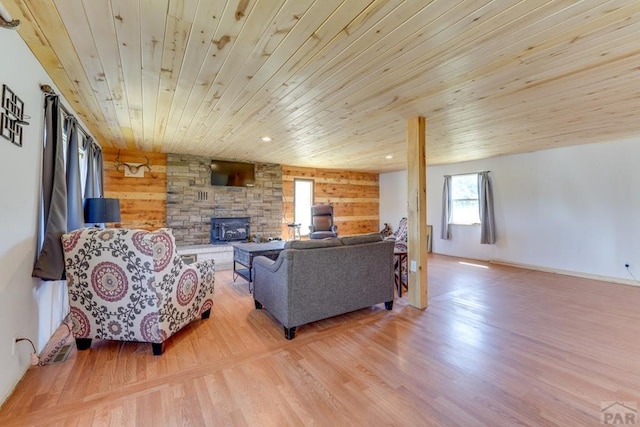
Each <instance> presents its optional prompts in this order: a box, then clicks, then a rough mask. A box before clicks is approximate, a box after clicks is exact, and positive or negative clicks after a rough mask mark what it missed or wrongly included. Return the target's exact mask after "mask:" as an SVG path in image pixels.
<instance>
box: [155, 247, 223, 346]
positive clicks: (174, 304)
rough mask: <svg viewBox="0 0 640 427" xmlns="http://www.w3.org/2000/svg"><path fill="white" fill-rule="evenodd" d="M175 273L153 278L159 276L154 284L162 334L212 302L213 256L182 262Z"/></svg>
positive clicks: (192, 316)
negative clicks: (156, 284) (206, 258)
mask: <svg viewBox="0 0 640 427" xmlns="http://www.w3.org/2000/svg"><path fill="white" fill-rule="evenodd" d="M174 271H175V270H174ZM176 273H177V274H175V276H173V277H167V276H165V277H164V278H160V277H158V278H157V279H156V280H160V283H159V284H160V286H158V287H157V288H156V291H157V292H158V298H159V301H160V303H159V304H160V307H159V314H160V318H159V321H158V328H159V331H160V334H161V335H162V336H163V337H166V338H168V337H170V336H171V335H173V334H174V333H175V332H177V331H178V330H180V329H181V328H182V327H183V326H184V325H186V324H187V323H189V322H191V321H193V320H195V319H197V318H199V317H201V316H202V315H203V313H205V312H206V311H207V310H209V309H211V307H212V306H213V295H214V285H215V262H214V260H212V259H211V260H202V261H198V262H196V263H193V264H183V265H182V268H181V269H180V270H178V271H176ZM166 338H165V339H166Z"/></svg>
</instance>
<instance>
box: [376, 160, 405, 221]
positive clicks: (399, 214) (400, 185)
mask: <svg viewBox="0 0 640 427" xmlns="http://www.w3.org/2000/svg"><path fill="white" fill-rule="evenodd" d="M379 214H380V230H382V228H383V227H384V223H385V222H386V223H388V224H389V225H391V228H392V229H393V231H396V230H397V229H398V224H399V223H400V220H401V219H402V218H403V217H405V216H407V171H400V172H390V173H383V174H380V209H379Z"/></svg>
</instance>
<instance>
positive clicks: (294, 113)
mask: <svg viewBox="0 0 640 427" xmlns="http://www.w3.org/2000/svg"><path fill="white" fill-rule="evenodd" d="M3 4H4V6H5V7H6V8H7V9H8V10H9V12H10V13H11V14H12V15H13V17H14V18H17V19H20V20H22V26H21V28H20V29H19V32H20V34H21V36H22V37H23V39H24V40H25V41H26V42H27V43H28V45H29V46H30V48H31V49H32V51H33V52H34V54H35V55H36V57H37V58H38V59H39V60H40V62H41V63H42V64H43V66H44V67H45V68H46V69H47V71H48V72H49V73H50V75H51V77H52V79H53V81H54V83H55V85H56V86H57V87H58V89H59V91H60V92H61V93H62V94H64V96H65V97H66V98H67V99H68V100H69V101H70V102H71V103H72V105H73V107H74V108H75V109H76V111H78V114H79V115H80V116H81V117H82V118H83V119H84V121H85V123H86V124H87V126H88V127H89V129H90V130H91V131H92V133H93V134H94V135H95V136H96V137H97V138H98V139H99V141H100V143H101V144H102V145H103V146H112V147H116V148H127V149H137V150H145V151H161V152H169V153H184V154H197V155H202V156H210V157H216V158H222V159H239V160H250V161H259V162H268V163H283V164H288V165H294V166H313V167H322V168H340V169H351V170H362V171H371V172H388V171H393V170H401V169H404V168H405V167H406V143H405V132H406V131H405V124H406V120H407V119H408V118H410V117H413V116H417V115H421V116H425V117H426V118H427V141H428V149H427V156H428V163H429V164H443V163H451V162H459V161H465V160H472V159H479V158H486V157H493V156H499V155H504V154H510V153H522V152H529V151H535V150H541V149H547V148H551V147H557V146H566V145H573V144H583V143H592V142H600V141H607V140H614V139H621V138H627V137H632V136H637V135H638V134H640V124H639V123H640V120H638V117H637V115H638V114H637V112H638V111H640V71H639V70H640V69H639V65H640V33H639V30H640V2H638V1H632V0H627V1H622V0H613V1H605V0H583V1H573V0H571V1H566V0H553V1H549V0H494V1H490V0H483V1H479V0H460V1H452V0H432V1H428V0H424V1H419V0H411V1H401V0H316V1H314V0H227V1H225V0H217V1H216V0H3ZM33 114H35V112H33V111H32V112H31V115H33ZM262 136H270V137H271V138H272V139H273V140H272V141H271V142H269V143H265V142H262V141H261V140H260V138H261V137H262ZM388 155H392V156H393V158H392V159H387V158H386V156H388Z"/></svg>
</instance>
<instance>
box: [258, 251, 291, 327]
mask: <svg viewBox="0 0 640 427" xmlns="http://www.w3.org/2000/svg"><path fill="white" fill-rule="evenodd" d="M287 252H288V251H287V250H284V251H283V252H281V253H280V255H279V256H278V258H277V259H276V260H275V261H273V260H271V259H269V258H267V257H263V256H257V257H255V258H254V259H253V298H254V300H255V301H256V302H257V303H260V305H262V306H264V307H265V308H267V309H268V311H269V312H270V313H271V314H272V315H273V316H274V317H275V318H276V319H278V321H279V322H280V323H282V324H283V325H284V326H285V327H290V326H295V325H289V307H288V301H289V299H288V295H289V272H288V271H287V270H288V269H289V268H290V263H289V262H287ZM289 261H290V260H289ZM257 306H258V304H256V307H257Z"/></svg>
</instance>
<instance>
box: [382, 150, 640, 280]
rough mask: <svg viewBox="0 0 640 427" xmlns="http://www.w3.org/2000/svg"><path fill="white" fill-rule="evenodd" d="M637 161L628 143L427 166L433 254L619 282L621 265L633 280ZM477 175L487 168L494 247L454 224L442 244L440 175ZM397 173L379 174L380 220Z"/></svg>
mask: <svg viewBox="0 0 640 427" xmlns="http://www.w3.org/2000/svg"><path fill="white" fill-rule="evenodd" d="M638 159H640V138H635V139H629V140H624V141H615V142H606V143H600V144H588V145H578V146H573V147H566V148H558V149H552V150H545V151H539V152H535V153H528V154H521V155H514V156H504V157H498V158H494V159H487V160H481V161H474V162H467V163H458V164H453V165H444V166H431V167H428V168H427V185H428V187H427V222H428V223H429V224H432V225H433V233H434V239H433V251H434V252H436V253H441V254H446V255H454V256H460V257H466V258H473V259H480V260H500V261H507V262H511V263H516V264H527V265H531V266H536V267H541V268H545V269H554V270H563V271H566V272H575V273H581V274H587V275H595V276H602V277H604V278H612V279H621V280H623V281H626V280H630V279H631V277H630V275H629V273H628V272H627V271H626V269H625V268H624V263H625V262H628V263H630V264H631V271H632V272H634V274H635V276H636V277H640V221H639V217H640V190H639V189H638V184H640V168H639V167H638V162H639V161H638ZM481 170H490V171H491V174H490V176H491V179H492V182H493V188H494V201H495V212H496V228H497V243H496V244H495V245H481V244H480V243H479V241H480V229H479V226H453V229H452V233H453V238H452V240H449V241H447V240H443V239H441V238H440V231H441V230H440V229H441V227H440V216H441V212H442V185H443V176H444V175H453V174H458V173H465V172H477V171H481ZM400 174H401V173H399V172H394V173H390V174H382V175H381V176H380V194H381V200H380V206H381V215H380V216H381V221H383V220H384V219H383V213H382V207H383V206H387V205H388V204H389V201H391V202H394V201H395V200H396V199H397V196H396V195H393V197H390V198H389V201H388V200H387V199H386V198H384V197H386V195H387V194H389V193H390V192H391V191H394V192H405V193H406V180H405V181H404V188H401V185H402V183H401V179H399V175H400ZM383 195H385V196H384V197H383ZM385 214H386V213H385ZM389 215H391V214H389ZM393 215H396V216H398V215H400V213H393Z"/></svg>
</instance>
